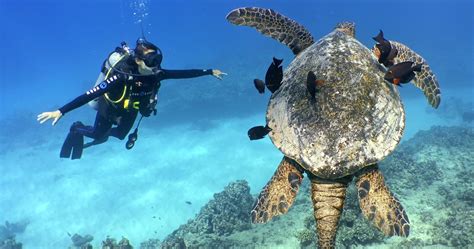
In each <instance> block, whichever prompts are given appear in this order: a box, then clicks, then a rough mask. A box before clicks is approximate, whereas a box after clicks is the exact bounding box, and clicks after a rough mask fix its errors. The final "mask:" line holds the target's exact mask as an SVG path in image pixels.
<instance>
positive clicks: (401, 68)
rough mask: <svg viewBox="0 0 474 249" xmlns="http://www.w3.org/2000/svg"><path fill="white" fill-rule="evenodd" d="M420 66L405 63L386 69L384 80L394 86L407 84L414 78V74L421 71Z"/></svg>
mask: <svg viewBox="0 0 474 249" xmlns="http://www.w3.org/2000/svg"><path fill="white" fill-rule="evenodd" d="M421 66H422V64H415V63H414V62H412V61H405V62H401V63H398V64H396V65H393V66H391V67H389V68H388V71H387V73H386V74H385V76H384V79H385V80H387V81H389V82H391V83H393V84H395V85H400V83H408V82H410V81H411V80H413V78H415V73H414V72H420V71H421Z"/></svg>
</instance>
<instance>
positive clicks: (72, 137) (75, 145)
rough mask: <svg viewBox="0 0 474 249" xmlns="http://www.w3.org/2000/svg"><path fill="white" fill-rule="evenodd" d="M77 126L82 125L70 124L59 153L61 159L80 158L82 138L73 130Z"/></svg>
mask: <svg viewBox="0 0 474 249" xmlns="http://www.w3.org/2000/svg"><path fill="white" fill-rule="evenodd" d="M78 126H84V125H83V124H82V123H81V122H75V123H74V124H72V126H71V129H70V130H69V134H68V135H67V137H66V140H64V143H63V146H62V147H61V152H60V153H59V156H60V157H61V158H71V159H73V160H74V159H79V158H81V156H82V151H83V149H84V136H83V135H82V134H79V133H78V132H77V131H76V130H75V129H76V128H77V127H78Z"/></svg>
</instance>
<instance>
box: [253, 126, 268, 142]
mask: <svg viewBox="0 0 474 249" xmlns="http://www.w3.org/2000/svg"><path fill="white" fill-rule="evenodd" d="M271 130H272V129H270V127H268V125H265V126H255V127H252V128H250V130H249V131H248V132H247V135H248V136H249V138H250V140H257V139H262V138H264V137H265V136H266V135H267V134H268V133H269V132H270V131H271Z"/></svg>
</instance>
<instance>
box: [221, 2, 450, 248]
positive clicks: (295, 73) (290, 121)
mask: <svg viewBox="0 0 474 249" xmlns="http://www.w3.org/2000/svg"><path fill="white" fill-rule="evenodd" d="M226 18H227V20H228V21H229V22H230V23H232V24H235V25H239V26H249V27H253V28H255V29H257V31H259V32H260V33H262V34H264V35H266V36H269V37H271V38H274V39H276V40H278V41H280V42H281V43H283V44H284V45H286V46H288V47H289V48H290V49H291V50H292V52H293V54H294V55H295V58H294V59H293V61H292V62H291V63H290V64H289V65H288V67H287V68H286V70H285V71H284V73H283V77H282V81H281V84H280V86H279V88H278V90H277V91H272V96H271V98H270V100H269V103H268V108H267V112H266V123H267V126H268V128H269V129H271V130H270V132H269V133H268V135H269V137H270V139H271V140H272V142H273V144H274V145H275V146H276V147H277V148H278V149H279V150H280V151H281V152H282V153H283V159H282V160H281V162H280V164H279V166H278V167H277V169H276V171H275V173H274V175H273V176H272V178H271V179H270V180H269V181H268V183H267V184H266V186H265V187H264V188H263V190H262V192H261V193H260V195H259V196H258V198H257V200H256V202H255V204H254V207H253V210H252V211H251V215H252V222H253V223H266V222H268V221H270V220H271V219H272V218H273V217H275V216H278V215H282V214H285V213H287V212H288V209H289V208H290V207H291V205H292V204H293V203H294V201H295V198H296V195H297V193H298V190H299V187H300V185H301V182H302V179H303V177H304V174H306V175H307V176H308V177H309V179H310V182H311V195H312V198H311V199H312V201H313V209H314V218H315V219H316V221H317V222H316V224H317V225H316V229H317V235H318V244H319V247H320V248H335V246H336V245H335V241H336V232H337V228H338V226H339V224H338V222H339V219H340V216H341V213H342V210H343V205H344V201H345V195H346V189H347V186H348V184H349V183H351V182H352V180H355V185H356V187H357V190H358V199H359V206H360V208H361V210H362V213H363V215H364V216H365V218H367V219H368V220H369V221H370V222H371V223H372V224H373V225H374V226H375V227H377V228H378V229H379V230H380V231H381V232H383V233H384V234H385V235H387V236H395V235H397V236H402V237H407V236H408V235H409V233H410V222H409V219H408V215H407V213H406V212H405V209H404V208H403V206H402V204H401V203H400V201H399V200H398V199H397V198H396V197H395V196H394V194H392V192H391V191H390V190H389V188H388V186H387V185H386V184H385V180H384V176H383V174H382V171H381V170H380V169H379V167H378V165H377V163H378V162H379V161H381V160H382V159H383V158H385V157H386V156H387V155H389V154H390V153H392V152H393V151H394V149H395V148H396V147H397V145H398V144H399V142H400V140H401V138H402V135H403V130H404V128H405V110H404V108H403V104H402V101H401V99H400V94H399V92H398V88H397V86H395V85H394V84H387V81H386V80H385V78H384V76H385V75H386V73H387V71H388V70H387V67H390V66H392V65H397V64H398V63H401V62H412V63H414V64H415V65H418V64H421V65H422V66H421V69H420V72H418V73H417V74H416V75H415V76H414V77H413V79H412V82H413V83H414V84H415V86H417V87H418V88H420V89H421V90H422V91H423V93H424V95H425V96H426V99H427V100H428V102H429V103H430V105H431V106H432V107H434V108H437V107H438V105H439V103H440V99H441V92H440V90H439V85H438V81H437V79H436V77H435V75H434V74H433V72H432V71H431V69H430V67H429V65H428V63H427V62H426V61H425V60H424V59H423V58H422V57H421V56H420V55H418V54H417V53H416V52H414V51H413V50H411V49H410V48H408V47H407V46H405V45H403V44H402V43H399V42H395V41H390V40H386V39H385V38H383V33H382V32H381V33H380V34H379V35H378V36H377V37H376V40H377V42H378V44H377V45H378V46H377V45H376V46H375V48H374V50H373V51H371V50H369V49H368V48H367V47H366V46H364V45H363V44H362V43H360V42H359V41H358V40H357V39H356V38H355V24H354V23H351V22H342V23H339V24H337V25H336V27H335V29H334V30H333V31H332V32H330V33H329V34H327V35H326V36H324V37H322V38H321V39H319V40H318V41H316V40H315V39H314V38H313V36H312V35H311V34H310V33H309V32H308V30H307V29H306V28H305V27H303V26H302V25H300V24H298V23H297V22H296V21H294V20H292V19H290V18H288V17H286V16H283V15H282V14H280V13H278V12H276V11H274V10H271V9H263V8H257V7H246V8H238V9H235V10H232V11H231V12H230V13H229V14H228V15H227V17H226ZM374 39H375V38H374ZM395 50H396V51H395ZM382 55H383V57H381V56H382ZM384 62H385V64H384ZM381 63H382V64H383V65H381ZM310 72H312V73H313V74H314V75H312V74H311V73H310ZM320 75H323V76H324V78H323V80H324V83H323V85H322V87H321V89H319V88H316V85H315V84H313V83H312V82H314V81H315V80H321V79H317V78H318V77H319V76H320ZM308 92H309V94H308ZM313 93H314V95H313ZM308 96H310V97H308ZM313 96H314V97H313ZM315 103H317V104H315ZM259 129H262V128H259Z"/></svg>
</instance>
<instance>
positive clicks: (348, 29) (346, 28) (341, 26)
mask: <svg viewBox="0 0 474 249" xmlns="http://www.w3.org/2000/svg"><path fill="white" fill-rule="evenodd" d="M335 29H336V30H339V31H341V32H344V33H346V34H347V35H349V36H352V37H354V38H355V23H353V22H340V23H338V24H337V25H336V28H335Z"/></svg>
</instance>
